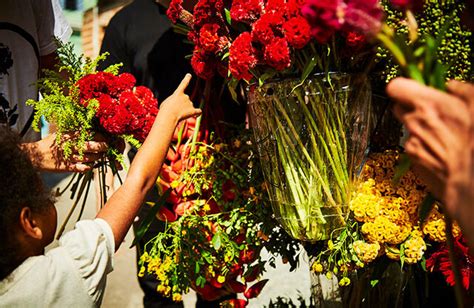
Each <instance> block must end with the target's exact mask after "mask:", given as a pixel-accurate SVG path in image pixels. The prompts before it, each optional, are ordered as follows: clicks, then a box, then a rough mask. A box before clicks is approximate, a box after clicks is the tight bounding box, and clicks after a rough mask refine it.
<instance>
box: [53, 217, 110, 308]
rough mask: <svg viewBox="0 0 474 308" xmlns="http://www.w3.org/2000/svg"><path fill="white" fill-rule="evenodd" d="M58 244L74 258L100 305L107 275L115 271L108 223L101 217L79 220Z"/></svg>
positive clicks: (87, 285) (90, 293)
mask: <svg viewBox="0 0 474 308" xmlns="http://www.w3.org/2000/svg"><path fill="white" fill-rule="evenodd" d="M59 245H60V246H61V247H62V248H64V249H65V250H66V251H67V252H68V254H69V255H70V256H71V257H72V259H73V262H74V263H75V265H76V268H77V269H78V271H79V275H80V276H81V278H82V279H83V282H84V284H85V287H86V289H87V292H88V293H89V295H90V296H91V297H92V299H93V300H94V302H100V301H101V300H102V296H103V293H104V290H105V283H106V278H107V274H108V273H110V272H111V271H112V270H113V255H114V252H115V243H114V236H113V233H112V229H111V228H110V226H109V224H108V223H107V222H106V221H105V220H103V219H100V218H97V219H95V220H83V221H80V222H78V223H77V224H76V228H75V229H74V230H72V231H70V232H68V233H66V234H64V235H63V236H62V237H61V238H60V239H59Z"/></svg>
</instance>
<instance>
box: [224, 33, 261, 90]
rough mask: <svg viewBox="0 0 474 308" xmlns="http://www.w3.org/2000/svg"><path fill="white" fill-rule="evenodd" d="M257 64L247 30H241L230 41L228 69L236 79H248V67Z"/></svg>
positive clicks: (249, 74) (250, 67)
mask: <svg viewBox="0 0 474 308" xmlns="http://www.w3.org/2000/svg"><path fill="white" fill-rule="evenodd" d="M256 64H257V59H256V58H255V56H254V48H253V46H252V38H251V35H250V33H249V32H243V33H242V34H240V35H239V36H238V37H237V38H236V39H235V40H234V42H233V43H232V45H231V46H230V49H229V70H230V72H231V73H232V75H233V76H234V77H235V78H236V79H244V80H247V81H248V80H250V79H252V77H253V76H252V74H251V73H250V72H249V70H250V69H252V68H254V67H255V65H256Z"/></svg>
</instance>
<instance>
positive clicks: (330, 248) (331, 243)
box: [328, 240, 334, 250]
mask: <svg viewBox="0 0 474 308" xmlns="http://www.w3.org/2000/svg"><path fill="white" fill-rule="evenodd" d="M328 248H329V250H333V248H334V243H333V242H332V241H331V240H329V241H328Z"/></svg>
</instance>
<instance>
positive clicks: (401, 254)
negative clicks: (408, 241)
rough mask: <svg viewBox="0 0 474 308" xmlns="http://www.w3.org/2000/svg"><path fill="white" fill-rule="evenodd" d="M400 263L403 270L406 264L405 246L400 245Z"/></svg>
mask: <svg viewBox="0 0 474 308" xmlns="http://www.w3.org/2000/svg"><path fill="white" fill-rule="evenodd" d="M400 263H401V265H400V266H401V267H402V268H403V264H404V263H405V244H401V245H400Z"/></svg>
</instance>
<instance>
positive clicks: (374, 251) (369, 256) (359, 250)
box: [352, 241, 380, 263]
mask: <svg viewBox="0 0 474 308" xmlns="http://www.w3.org/2000/svg"><path fill="white" fill-rule="evenodd" d="M352 247H353V248H354V251H355V253H356V254H357V257H358V258H359V259H360V260H361V261H362V262H364V263H370V262H372V261H374V260H375V258H377V256H378V255H379V251H380V244H379V243H377V242H375V243H366V242H364V241H355V242H354V243H353V244H352Z"/></svg>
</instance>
